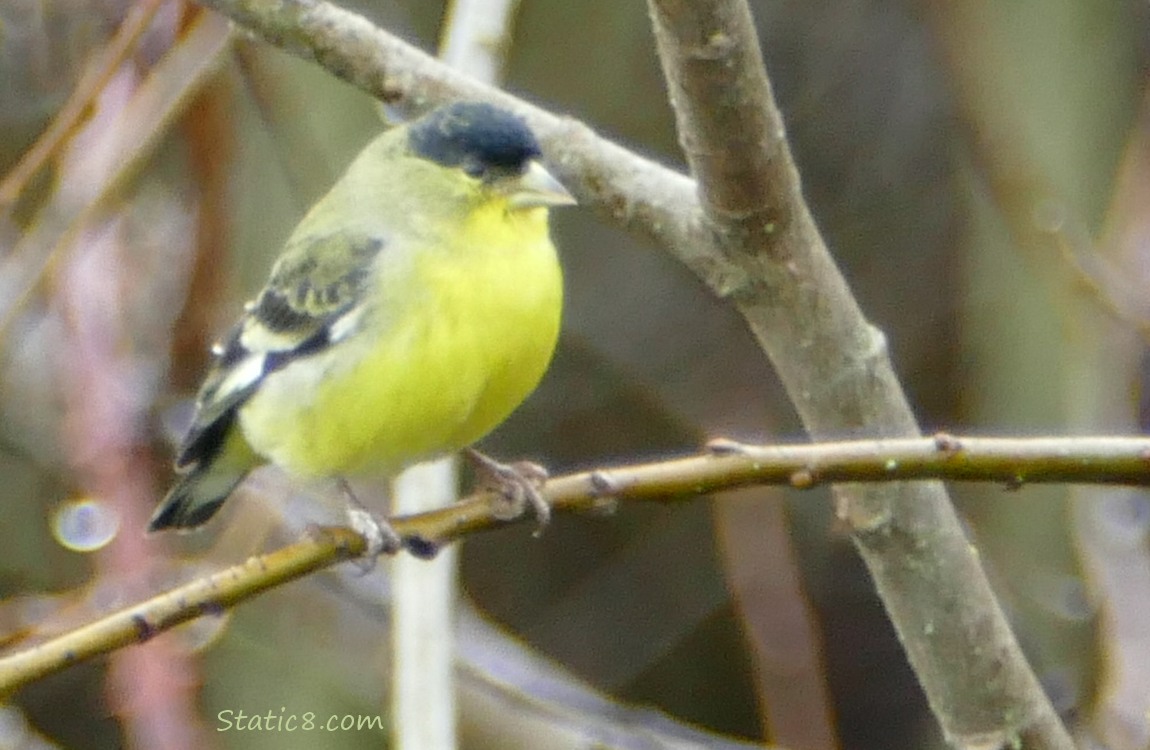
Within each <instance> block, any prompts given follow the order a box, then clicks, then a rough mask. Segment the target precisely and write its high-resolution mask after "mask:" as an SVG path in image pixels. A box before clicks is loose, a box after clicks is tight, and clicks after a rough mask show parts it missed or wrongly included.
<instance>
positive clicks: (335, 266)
mask: <svg viewBox="0 0 1150 750" xmlns="http://www.w3.org/2000/svg"><path fill="white" fill-rule="evenodd" d="M384 244H385V243H384V241H383V240H382V239H380V238H378V237H368V236H364V235H355V234H351V233H348V232H346V231H340V232H334V233H330V234H326V235H322V236H316V235H305V236H303V237H299V238H293V239H292V240H291V241H289V244H288V247H287V248H286V250H285V252H284V254H283V256H282V257H281V258H280V260H279V261H278V262H277V263H276V265H275V267H274V268H273V269H272V276H271V280H270V281H269V282H268V284H267V286H266V287H265V288H264V289H263V291H261V292H260V294H259V296H258V297H257V298H256V300H255V301H254V302H252V303H250V304H248V305H247V307H246V309H245V313H244V316H243V317H242V318H241V319H240V321H239V322H238V323H237V324H236V325H235V326H233V327H232V329H231V331H230V332H229V333H228V335H227V336H226V337H225V338H224V340H223V342H221V344H219V345H218V346H216V347H214V348H213V351H214V352H216V360H215V362H214V364H213V367H212V370H211V371H210V372H209V373H208V377H207V379H206V380H205V382H204V385H203V387H202V388H201V389H200V393H199V396H198V397H197V399H196V414H195V417H194V418H193V420H192V425H191V428H190V429H189V431H188V434H187V436H186V437H185V438H184V442H183V444H182V445H181V447H180V451H179V454H178V456H177V458H176V467H177V468H180V469H187V468H189V467H191V466H194V465H197V464H204V463H208V462H210V461H211V460H212V459H213V458H214V457H215V455H216V454H217V453H218V452H219V450H220V448H221V446H222V445H223V443H224V440H225V439H226V437H227V434H228V432H229V431H230V428H231V426H232V424H233V423H234V422H235V419H236V414H237V411H238V409H239V408H240V406H242V405H243V403H244V402H245V401H247V399H248V398H250V397H251V395H252V394H253V393H255V392H256V391H257V390H258V389H259V387H260V383H261V382H263V379H264V378H266V377H267V376H268V375H269V374H271V373H273V372H275V371H276V370H279V369H281V368H283V367H285V366H286V365H287V364H289V363H290V362H293V361H296V360H298V359H300V358H301V357H307V356H310V355H313V354H316V353H318V352H321V351H323V350H324V349H326V348H327V347H328V346H330V345H331V344H333V343H335V342H336V341H338V340H339V339H341V338H343V337H344V336H346V335H348V334H349V333H351V332H352V331H353V330H354V325H350V324H349V321H354V320H356V319H357V318H358V316H359V314H360V312H362V310H361V305H362V303H363V300H364V296H365V294H364V293H365V292H366V286H367V281H368V279H369V276H370V273H371V269H372V265H373V262H374V260H375V257H376V256H377V255H379V253H380V251H381V250H382V249H383V247H384Z"/></svg>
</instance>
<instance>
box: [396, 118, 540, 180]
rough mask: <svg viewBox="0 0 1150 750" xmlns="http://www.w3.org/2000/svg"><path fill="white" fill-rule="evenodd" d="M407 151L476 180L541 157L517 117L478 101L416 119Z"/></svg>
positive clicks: (514, 169)
mask: <svg viewBox="0 0 1150 750" xmlns="http://www.w3.org/2000/svg"><path fill="white" fill-rule="evenodd" d="M408 139H409V141H410V143H411V149H412V150H413V151H414V152H415V153H417V154H419V155H420V156H422V157H424V158H425V159H430V160H431V161H434V162H436V163H438V164H442V165H443V166H445V167H461V168H462V169H463V170H464V171H466V172H467V173H468V174H470V175H472V176H474V177H483V176H486V175H490V174H505V173H508V172H512V173H516V172H522V171H523V170H524V169H525V168H526V166H527V162H528V161H529V160H531V159H534V158H537V157H538V156H540V154H541V152H540V150H539V142H538V141H536V140H535V135H534V134H533V133H532V132H531V130H530V129H529V128H528V127H527V123H525V122H523V120H521V119H520V118H519V117H517V116H515V115H513V114H511V113H510V112H508V111H506V110H503V109H500V108H498V107H494V106H492V105H490V104H483V103H480V102H457V103H455V104H448V105H446V106H443V107H440V108H439V109H436V110H434V111H433V112H431V113H430V114H428V115H426V116H425V117H423V118H421V119H419V120H417V121H415V122H414V123H412V126H411V133H410V135H409V136H408Z"/></svg>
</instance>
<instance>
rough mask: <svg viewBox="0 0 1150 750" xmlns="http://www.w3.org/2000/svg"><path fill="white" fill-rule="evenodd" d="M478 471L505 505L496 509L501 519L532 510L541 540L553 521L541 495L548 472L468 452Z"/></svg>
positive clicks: (500, 505) (469, 459) (528, 465)
mask: <svg viewBox="0 0 1150 750" xmlns="http://www.w3.org/2000/svg"><path fill="white" fill-rule="evenodd" d="M464 455H465V456H466V457H467V460H468V461H469V462H470V463H471V465H472V466H473V467H474V468H475V471H476V474H477V475H478V477H479V482H480V484H481V485H482V486H485V487H487V488H488V489H491V490H493V491H495V492H497V493H498V496H499V498H500V499H501V500H502V501H503V502H502V503H499V505H498V506H497V507H496V508H495V509H494V512H495V515H496V516H497V517H498V518H501V519H505V520H512V519H515V518H519V517H520V516H522V515H523V514H524V513H525V512H527V510H528V508H530V509H531V512H532V513H533V514H534V515H535V522H536V526H535V536H540V535H541V534H542V533H543V529H545V528H546V527H547V524H548V523H550V521H551V506H550V505H549V504H548V503H547V500H546V498H544V497H543V493H542V492H541V491H540V490H542V488H543V485H544V484H545V483H546V482H547V476H548V474H547V469H544V468H543V467H542V466H540V465H539V464H536V463H532V462H530V461H517V462H515V463H513V464H505V463H500V462H499V461H496V460H495V459H493V458H491V457H490V456H485V455H484V454H482V453H480V452H479V451H477V450H475V449H474V448H467V449H465V450H464Z"/></svg>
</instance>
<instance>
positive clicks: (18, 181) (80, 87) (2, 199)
mask: <svg viewBox="0 0 1150 750" xmlns="http://www.w3.org/2000/svg"><path fill="white" fill-rule="evenodd" d="M165 1H166V0H141V2H139V3H137V4H136V5H133V6H132V8H131V10H129V12H128V16H127V17H126V18H125V19H124V22H123V23H122V24H120V28H119V29H118V30H117V31H116V35H115V36H114V37H113V38H112V40H111V41H110V42H109V43H108V46H107V47H105V48H104V50H103V51H102V52H101V53H100V54H99V55H98V56H96V57H95V58H94V59H93V60H92V64H91V65H90V66H89V68H88V70H87V72H86V73H85V75H84V77H83V78H82V79H81V80H80V82H79V83H78V84H76V87H75V88H74V89H73V90H72V95H71V96H69V97H68V101H66V102H65V103H64V105H63V106H62V107H61V108H60V110H59V111H58V112H57V113H56V116H55V117H54V118H53V120H52V124H51V125H50V126H48V128H47V129H46V130H45V131H44V132H43V133H42V134H41V135H40V137H39V138H37V139H36V142H35V143H34V144H33V145H32V147H31V148H29V149H28V150H27V151H26V152H24V155H23V156H22V157H21V158H20V161H19V162H17V163H16V166H14V167H13V168H12V169H11V170H10V171H9V172H8V174H6V175H5V176H4V180H3V181H0V217H2V216H4V215H5V214H7V213H8V212H9V211H11V210H12V207H13V206H14V205H15V204H16V201H17V199H18V198H19V197H20V194H21V193H22V192H23V190H24V188H26V187H27V186H28V183H29V182H30V181H31V179H32V178H33V177H35V176H36V174H37V173H38V172H39V171H40V170H41V169H43V168H44V166H45V165H46V164H47V163H48V161H49V160H50V159H51V158H52V157H53V156H54V155H56V154H58V153H59V150H60V148H61V146H62V145H63V144H64V143H66V142H67V140H68V139H69V138H70V137H71V136H72V134H73V133H75V132H76V129H77V128H78V127H79V126H80V124H81V123H82V122H83V120H84V118H85V117H86V116H87V114H88V112H89V110H90V108H91V107H92V104H93V102H94V101H95V99H96V97H97V96H99V94H100V92H101V91H103V89H104V86H106V85H107V83H108V81H109V80H110V79H111V78H112V76H113V75H114V74H115V73H116V71H117V70H119V68H120V65H121V64H122V63H123V62H124V60H125V59H127V57H128V56H129V55H130V54H131V52H132V50H133V49H134V48H135V45H136V42H137V41H138V40H139V39H140V36H141V35H143V33H144V32H145V31H147V29H148V26H149V24H151V22H152V19H153V18H154V17H155V15H156V11H158V10H159V9H160V6H162V5H163V4H164V2H165Z"/></svg>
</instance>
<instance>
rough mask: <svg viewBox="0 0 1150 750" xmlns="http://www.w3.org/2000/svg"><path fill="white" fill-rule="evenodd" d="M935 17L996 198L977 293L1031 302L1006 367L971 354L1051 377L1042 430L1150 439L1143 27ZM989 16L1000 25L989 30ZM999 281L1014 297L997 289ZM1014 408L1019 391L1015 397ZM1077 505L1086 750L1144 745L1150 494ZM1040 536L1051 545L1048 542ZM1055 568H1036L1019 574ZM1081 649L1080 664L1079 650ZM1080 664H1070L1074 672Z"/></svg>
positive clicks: (1029, 15) (1105, 14) (1081, 7)
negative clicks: (1149, 498)
mask: <svg viewBox="0 0 1150 750" xmlns="http://www.w3.org/2000/svg"><path fill="white" fill-rule="evenodd" d="M921 5H922V6H923V8H924V9H925V10H926V11H927V18H928V19H929V21H930V23H931V24H932V26H933V28H934V30H935V33H936V38H937V39H938V40H939V42H940V45H939V48H940V50H941V51H942V53H943V56H942V60H943V63H944V65H945V67H946V71H947V75H948V79H949V80H950V81H951V82H952V85H953V88H954V91H955V94H956V103H957V105H958V112H959V114H960V116H961V123H962V125H963V135H964V142H965V152H966V155H967V157H968V158H969V161H970V163H971V167H972V169H971V172H972V176H973V179H974V180H975V181H976V185H975V187H974V188H973V190H972V192H973V193H974V194H975V195H985V196H986V197H987V198H989V200H985V201H980V200H975V201H972V204H973V205H972V208H973V210H972V211H971V216H972V219H973V226H975V227H980V226H984V227H988V229H981V230H980V233H981V237H979V240H981V241H976V243H977V244H976V245H975V247H976V248H977V249H976V250H975V251H974V252H973V253H972V254H971V257H972V258H974V259H976V262H975V263H972V264H971V266H972V267H973V268H974V269H976V270H975V273H979V271H978V269H980V268H985V269H986V270H983V271H981V274H982V275H984V276H985V277H987V279H988V280H989V283H987V281H984V282H983V283H982V284H980V285H979V287H980V288H981V289H983V290H984V291H983V292H982V293H983V294H984V295H986V298H987V299H993V298H994V297H995V296H1001V294H1002V292H1003V291H1007V292H1008V293H1009V294H1011V295H1013V296H1014V297H1015V298H1016V299H1019V300H1031V302H1030V303H1029V304H1028V305H1026V306H1025V307H1024V306H1023V305H1011V306H1010V308H1009V312H1008V313H1007V314H1008V315H1010V316H1011V318H1012V326H1011V328H1012V329H1013V330H1014V332H1015V333H1014V334H1013V335H1015V336H1016V338H1015V339H1014V340H1013V341H1002V338H996V339H990V337H989V336H987V337H984V338H986V339H987V340H988V341H990V340H993V341H994V342H995V346H999V345H1001V346H1002V347H1003V350H1004V351H1003V353H1002V354H1000V355H998V356H993V355H995V351H994V349H992V348H991V347H990V346H988V347H987V350H986V351H984V352H976V353H974V354H973V355H972V357H971V358H972V359H973V360H975V361H978V362H979V363H980V367H982V368H988V367H989V368H993V367H994V366H995V364H996V360H998V361H1001V363H1002V367H1001V369H1002V371H1003V373H1010V374H1011V376H1012V377H1014V378H1015V379H1016V381H1017V383H1018V385H1020V386H1022V387H1026V388H1029V387H1030V385H1029V383H1030V381H1031V380H1032V378H1033V375H1034V374H1035V373H1041V376H1042V378H1043V379H1044V385H1043V391H1045V392H1046V393H1047V394H1048V395H1047V396H1046V397H1045V399H1044V401H1043V402H1041V403H1036V404H1035V405H1034V410H1035V412H1037V413H1038V415H1039V416H1037V418H1038V419H1040V420H1041V423H1043V424H1050V423H1052V421H1053V422H1063V423H1065V424H1068V425H1070V427H1071V429H1073V430H1076V431H1100V430H1105V431H1119V432H1125V431H1137V430H1139V429H1144V428H1145V419H1146V413H1145V405H1146V401H1145V399H1146V385H1147V381H1146V364H1147V361H1146V343H1147V341H1148V340H1150V336H1148V331H1150V323H1148V321H1150V304H1148V300H1150V297H1148V296H1147V294H1146V288H1147V285H1148V284H1150V273H1148V269H1150V264H1148V260H1150V214H1148V213H1147V207H1148V206H1150V90H1148V89H1147V79H1146V77H1145V71H1144V68H1141V67H1139V66H1138V65H1131V64H1130V63H1131V61H1132V60H1133V59H1138V58H1137V57H1136V56H1140V55H1144V50H1145V37H1144V35H1143V31H1144V28H1143V27H1144V24H1134V25H1131V24H1128V23H1123V22H1122V19H1123V18H1124V16H1122V15H1121V14H1122V13H1124V12H1125V11H1124V10H1122V8H1123V7H1124V6H1122V4H1115V5H1091V4H1088V3H1079V2H1070V1H1069V0H1060V1H1056V2H1050V3H1035V4H1030V3H1018V4H1012V5H1010V6H1005V5H1002V4H1001V3H995V2H993V0H968V1H967V2H963V3H946V2H924V3H921ZM988 13H991V14H994V18H995V22H994V26H995V31H994V33H989V34H988V33H987V17H988ZM1036 14H1041V23H1035V20H1036V17H1037V15H1036ZM1142 17H1143V18H1144V15H1143V16H1142ZM1087 28H1090V29H1093V30H1094V31H1093V32H1087V31H1086V29H1087ZM1139 49H1141V50H1142V51H1143V52H1142V53H1139V52H1137V50H1139ZM1007 102H1009V106H1004V103H1007ZM1123 142H1125V148H1124V149H1122V150H1119V149H1118V148H1117V145H1118V144H1121V143H1123ZM1000 227H1001V229H1000ZM976 231H979V230H976ZM997 234H1001V235H1003V240H1002V241H999V242H998V243H996V244H997V245H998V246H997V247H993V248H992V249H990V250H987V249H985V248H987V246H988V245H990V243H989V242H987V241H986V238H988V237H994V236H995V235H997ZM1003 256H1012V257H1007V258H1006V260H1007V262H1011V263H1012V264H1013V265H1012V266H1011V267H1012V268H1013V269H1019V270H1021V271H1022V272H1019V270H1015V271H1014V272H1013V273H1010V274H1008V275H1007V274H1003V273H1002V272H1001V270H1002V268H1003V266H1002V265H1001V264H1002V262H1003V260H1002V259H1003ZM968 262H969V261H968ZM968 275H972V276H973V274H970V273H969V272H968ZM996 278H999V279H1005V283H1003V284H1001V285H1000V286H998V287H997V288H996V287H995V286H994V280H995V279H996ZM976 283H977V282H976ZM1028 310H1029V311H1030V312H1029V314H1027V311H1028ZM971 318H972V320H971V321H968V322H967V324H966V326H965V327H967V328H969V329H971V330H973V331H974V333H975V335H977V325H978V322H977V318H976V317H975V316H973V315H972V316H971ZM1006 335H1007V336H1010V335H1012V334H1011V333H1007V334H1006ZM1031 342H1034V343H1033V344H1031ZM988 355H991V356H988ZM992 357H993V358H992ZM1020 361H1021V362H1025V363H1026V364H1027V365H1030V364H1033V369H1032V370H1031V372H1030V373H1029V374H1030V375H1031V378H1027V376H1026V375H1027V374H1026V373H1020V372H1019V370H1021V369H1022V368H1021V367H1019V366H1018V364H1019V363H1020ZM1011 397H1012V393H1011V392H1006V393H1003V394H1002V395H1001V396H1000V399H1001V400H1002V401H1004V402H1008V401H1009V400H1010V399H1011ZM1139 399H1141V400H1142V401H1141V403H1139ZM1140 411H1141V414H1140V413H1139V412H1140ZM1066 498H1067V500H1068V503H1069V510H1070V512H1069V513H1067V514H1066V517H1067V518H1068V519H1072V521H1071V525H1070V529H1069V530H1070V532H1071V533H1072V534H1073V539H1072V544H1073V552H1074V555H1075V559H1074V561H1073V562H1074V564H1075V565H1076V566H1077V568H1078V571H1079V572H1080V574H1081V575H1082V576H1083V578H1084V579H1085V585H1086V587H1087V593H1086V596H1087V597H1088V598H1089V601H1090V602H1091V606H1092V607H1095V608H1096V610H1097V612H1098V618H1097V625H1098V635H1097V636H1096V638H1095V643H1096V644H1097V648H1098V653H1097V654H1096V655H1093V658H1094V659H1095V660H1096V662H1095V663H1092V664H1090V665H1089V669H1090V670H1091V672H1092V673H1093V674H1095V675H1097V679H1098V683H1097V684H1096V685H1091V686H1090V690H1089V694H1088V695H1086V696H1084V698H1085V699H1084V700H1082V701H1081V704H1080V705H1079V706H1077V707H1076V708H1077V712H1078V713H1079V714H1080V716H1081V717H1082V718H1081V719H1080V721H1079V722H1078V723H1079V726H1080V727H1081V730H1080V731H1081V732H1082V734H1083V735H1086V734H1089V735H1092V736H1091V737H1089V738H1087V737H1085V736H1083V737H1081V738H1080V739H1081V741H1082V743H1083V744H1084V745H1091V744H1097V745H1099V746H1105V747H1110V748H1115V749H1119V748H1122V749H1126V748H1145V747H1147V745H1148V743H1150V715H1148V714H1147V711H1146V696H1147V695H1148V694H1150V642H1148V640H1147V638H1146V633H1147V632H1148V630H1150V607H1148V606H1147V600H1146V597H1145V593H1144V592H1145V591H1146V590H1147V588H1148V587H1150V549H1148V548H1147V545H1146V543H1145V533H1146V528H1147V525H1146V519H1145V509H1144V506H1143V503H1144V502H1145V500H1146V498H1145V495H1144V494H1143V493H1132V492H1129V491H1123V490H1121V489H1117V488H1099V487H1079V488H1074V489H1073V490H1072V491H1070V492H1068V493H1067V495H1066ZM1024 522H1025V521H1024ZM1019 536H1020V535H1019V534H1017V533H1015V534H1011V535H1010V537H1009V538H1008V539H1006V540H1004V542H1003V544H1005V545H1010V546H1011V547H1012V548H1022V549H1029V548H1030V546H1029V545H1030V541H1029V540H1027V539H1025V538H1019ZM1035 539H1036V540H1038V539H1040V540H1041V541H1042V543H1044V544H1045V543H1047V542H1048V540H1050V535H1049V533H1044V534H1042V536H1041V537H1035ZM1041 564H1042V562H1041V561H1038V560H1036V559H1035V556H1034V555H1028V556H1027V558H1026V560H1025V561H1024V562H1023V563H1022V566H1024V567H1026V568H1031V567H1033V566H1035V565H1041ZM1031 619H1034V618H1033V617H1032V618H1031ZM1030 630H1031V631H1032V632H1033V631H1034V630H1036V629H1035V628H1034V627H1033V626H1031V627H1030ZM1036 650H1037V649H1036ZM1067 651H1068V652H1071V654H1072V652H1073V646H1071V647H1070V648H1068V649H1067ZM1073 658H1074V657H1073V655H1070V656H1067V655H1060V656H1059V659H1060V661H1061V662H1062V663H1064V664H1065V663H1073V661H1072V660H1073ZM1080 690H1081V691H1082V692H1086V691H1085V689H1084V688H1080Z"/></svg>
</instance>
